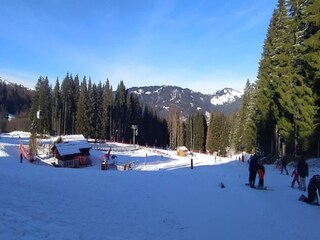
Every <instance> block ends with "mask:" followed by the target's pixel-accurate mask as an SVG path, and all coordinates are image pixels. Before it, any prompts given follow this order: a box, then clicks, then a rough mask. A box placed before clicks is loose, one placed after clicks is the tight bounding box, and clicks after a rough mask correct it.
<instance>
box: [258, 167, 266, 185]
mask: <svg viewBox="0 0 320 240" xmlns="http://www.w3.org/2000/svg"><path fill="white" fill-rule="evenodd" d="M265 172H266V171H265V168H264V166H263V162H262V161H259V165H258V175H259V185H258V188H264V174H265Z"/></svg>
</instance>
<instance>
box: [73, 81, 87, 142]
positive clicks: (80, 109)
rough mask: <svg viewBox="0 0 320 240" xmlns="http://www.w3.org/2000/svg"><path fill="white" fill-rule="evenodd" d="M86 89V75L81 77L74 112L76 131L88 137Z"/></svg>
mask: <svg viewBox="0 0 320 240" xmlns="http://www.w3.org/2000/svg"><path fill="white" fill-rule="evenodd" d="M87 104H88V90H87V80H86V77H84V78H83V80H82V82H81V87H80V95H79V100H78V106H77V113H76V133H78V134H83V135H84V137H89V134H90V132H89V124H90V122H89V114H88V105H87Z"/></svg>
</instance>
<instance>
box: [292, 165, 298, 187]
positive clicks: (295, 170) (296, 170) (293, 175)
mask: <svg viewBox="0 0 320 240" xmlns="http://www.w3.org/2000/svg"><path fill="white" fill-rule="evenodd" d="M291 177H293V180H292V183H291V187H292V188H294V184H295V183H296V182H297V183H298V187H299V186H300V182H299V173H298V168H297V166H295V167H294V170H293V172H292V174H291Z"/></svg>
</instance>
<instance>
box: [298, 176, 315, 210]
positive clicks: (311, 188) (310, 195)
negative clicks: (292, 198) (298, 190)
mask: <svg viewBox="0 0 320 240" xmlns="http://www.w3.org/2000/svg"><path fill="white" fill-rule="evenodd" d="M317 190H318V194H319V196H320V175H318V174H317V175H314V176H313V177H312V178H311V179H310V181H309V184H308V197H306V196H305V195H301V196H300V198H299V200H301V201H303V202H306V203H314V202H315V203H316V204H319V202H318V196H317Z"/></svg>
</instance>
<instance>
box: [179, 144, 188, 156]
mask: <svg viewBox="0 0 320 240" xmlns="http://www.w3.org/2000/svg"><path fill="white" fill-rule="evenodd" d="M188 151H189V150H188V148H186V147H185V146H180V147H177V155H178V156H180V157H185V156H186V155H187V152H188Z"/></svg>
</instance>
